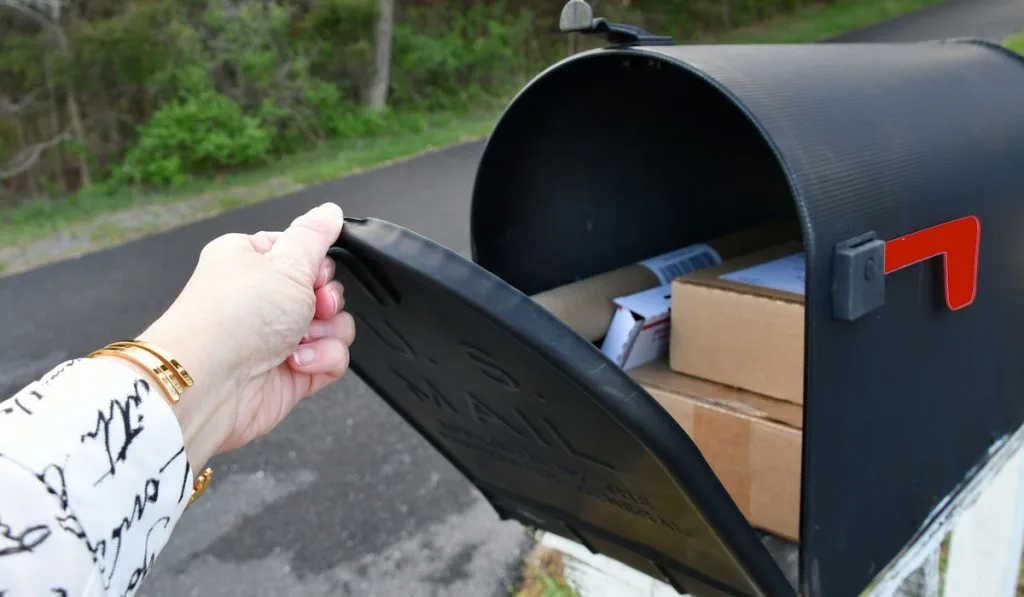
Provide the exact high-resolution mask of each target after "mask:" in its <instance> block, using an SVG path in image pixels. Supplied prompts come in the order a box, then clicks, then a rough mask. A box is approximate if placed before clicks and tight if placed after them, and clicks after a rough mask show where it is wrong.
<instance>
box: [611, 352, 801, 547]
mask: <svg viewBox="0 0 1024 597" xmlns="http://www.w3.org/2000/svg"><path fill="white" fill-rule="evenodd" d="M648 367H650V366H649V365H648V366H645V367H640V368H638V369H634V370H632V371H630V374H631V375H632V376H633V377H634V378H636V379H637V380H638V381H640V383H641V385H643V386H644V387H645V389H646V390H647V392H648V393H649V394H650V395H651V396H652V397H653V398H654V399H655V400H657V401H658V403H659V404H661V406H662V408H664V409H665V410H666V411H667V412H668V413H669V414H670V415H671V416H672V418H674V419H675V420H676V422H678V423H679V425H680V426H681V427H682V428H683V430H685V431H686V433H687V435H689V436H690V439H692V440H693V443H694V444H695V445H696V446H697V448H698V449H699V450H700V451H701V454H702V455H703V456H704V459H705V460H707V462H708V465H709V466H710V467H711V469H712V470H713V471H714V473H715V475H716V476H717V477H718V479H719V480H720V481H721V483H722V486H723V487H724V488H725V490H726V491H727V492H728V493H729V496H730V497H732V499H733V501H735V502H736V505H737V506H738V507H739V509H740V511H741V512H743V514H744V516H746V517H747V520H748V521H749V522H750V524H751V525H752V526H755V527H757V528H760V529H762V530H764V531H767V532H769V533H772V534H774V535H778V536H780V537H783V538H786V539H790V540H792V541H799V538H800V478H801V465H802V462H801V456H802V450H803V444H802V442H803V438H802V433H801V431H800V430H798V429H793V428H791V427H787V426H786V425H782V424H780V423H775V422H772V421H769V420H767V419H763V418H759V417H756V416H750V414H748V413H750V412H751V411H750V409H749V403H750V401H751V400H753V401H757V400H770V399H768V398H763V397H753V398H751V397H747V396H742V394H743V392H740V391H738V390H734V389H732V388H724V387H717V388H716V387H714V386H715V385H716V384H710V383H708V382H703V381H701V380H696V379H693V378H686V376H683V375H680V374H674V375H676V376H678V377H680V378H685V379H680V380H679V381H678V383H676V384H673V385H675V386H676V387H677V388H679V390H677V391H666V390H663V389H659V388H657V387H654V386H649V385H647V384H646V383H644V382H643V381H641V380H642V379H643V378H645V377H646V374H647V373H649V371H648V370H647V368H648ZM661 374H662V372H661V371H659V372H657V373H656V375H661ZM682 388H687V389H689V390H694V391H693V392H692V393H691V392H689V391H682ZM730 395H732V396H736V397H737V398H740V399H737V400H731V399H729V398H728V396H730ZM706 397H710V399H707V398H706Z"/></svg>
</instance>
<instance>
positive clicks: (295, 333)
mask: <svg viewBox="0 0 1024 597" xmlns="http://www.w3.org/2000/svg"><path fill="white" fill-rule="evenodd" d="M342 222H343V217H342V211H341V209H340V208H339V207H338V206H337V205H334V204H330V203H328V204H324V205H322V206H320V207H318V208H316V209H314V210H311V211H310V212H307V213H306V214H304V215H302V216H300V217H299V218H297V219H296V220H295V221H294V222H292V224H291V226H290V227H289V228H288V229H287V230H285V231H283V232H259V233H257V234H254V235H248V234H227V235H224V236H221V237H219V238H217V239H214V240H213V241H211V242H210V243H209V244H208V245H207V246H206V247H205V248H204V249H203V251H202V254H201V255H200V258H199V263H198V265H197V266H196V268H195V271H194V272H193V274H192V277H191V278H190V279H189V281H188V283H187V284H186V286H185V288H184V290H182V292H181V294H180V295H179V296H178V297H177V299H175V301H174V302H173V304H172V305H171V307H170V308H169V309H168V310H167V312H166V313H164V315H162V316H161V317H160V318H159V319H158V320H157V321H156V322H155V323H154V324H153V325H152V326H151V327H150V328H149V329H147V330H146V332H144V333H143V334H142V335H141V336H140V337H139V339H141V340H145V341H148V342H152V343H153V344H155V345H157V346H161V347H163V348H165V349H166V350H167V351H169V352H170V353H171V354H173V355H175V357H176V358H177V359H178V360H179V361H180V362H181V363H182V365H183V366H184V367H185V368H187V369H188V370H189V372H190V373H191V374H192V377H193V378H194V379H195V385H194V386H193V387H191V388H189V389H188V390H187V391H186V392H185V394H184V395H183V396H182V398H181V400H180V401H179V402H178V404H177V405H175V406H174V410H175V414H176V415H177V417H178V420H179V422H180V423H181V426H182V431H183V433H184V436H185V447H186V454H187V455H188V458H189V462H190V463H191V464H192V469H193V471H195V472H196V473H198V471H200V470H201V469H202V466H203V465H204V464H205V462H206V461H207V460H208V459H209V458H210V457H212V456H214V455H216V454H219V453H222V452H226V451H228V450H233V449H235V448H238V447H240V446H243V445H245V444H246V443H248V442H250V441H252V440H254V439H256V438H258V437H260V436H262V435H264V434H265V433H267V432H268V431H270V430H271V429H273V428H274V427H276V426H277V425H278V424H279V423H280V422H281V421H282V420H283V419H284V418H285V417H286V416H287V415H288V413H290V412H291V410H292V409H293V408H294V407H295V405H296V404H298V403H299V401H301V400H302V399H303V398H305V397H307V396H309V395H310V394H313V393H314V392H317V391H319V390H320V389H322V388H324V387H325V386H327V385H328V384H330V383H332V382H333V381H336V380H337V379H338V378H340V377H341V376H342V375H343V374H344V373H345V371H346V370H347V369H348V362H349V353H348V348H349V346H350V345H351V344H352V342H353V340H354V339H355V322H354V320H353V319H352V316H351V315H350V314H348V313H346V312H345V311H344V310H343V309H344V306H345V299H344V289H343V288H342V286H341V284H340V283H339V282H337V281H335V280H334V262H333V261H332V260H331V259H329V258H326V254H327V250H328V249H329V248H330V246H331V245H332V244H333V243H334V241H335V240H336V239H337V238H338V235H339V234H340V233H341V228H342Z"/></svg>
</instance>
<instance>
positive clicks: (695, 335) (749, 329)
mask: <svg viewBox="0 0 1024 597" xmlns="http://www.w3.org/2000/svg"><path fill="white" fill-rule="evenodd" d="M804 261H805V258H804V254H803V247H802V246H801V245H800V243H788V244H784V245H779V246H776V247H772V248H770V249H765V250H763V251H759V252H756V253H752V254H750V255H746V256H744V257H740V258H737V259H733V260H730V261H727V262H725V263H723V264H721V265H719V266H716V267H713V268H708V269H705V270H702V271H699V272H694V273H692V274H689V275H687V276H683V277H681V278H678V279H676V280H675V282H673V284H672V309H671V318H670V319H671V340H670V346H669V364H670V366H671V367H672V369H673V370H675V371H677V372H680V373H685V374H687V375H692V376H695V377H700V378H704V379H707V380H711V381H715V382H718V383H721V384H725V385H729V386H734V387H737V388H742V389H745V390H749V391H751V392H754V393H755V394H763V395H765V396H770V397H772V398H779V399H781V400H786V401H789V402H792V403H794V404H803V401H804V296H803V292H804Z"/></svg>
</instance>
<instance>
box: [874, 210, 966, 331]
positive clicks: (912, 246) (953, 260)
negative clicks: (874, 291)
mask: <svg viewBox="0 0 1024 597" xmlns="http://www.w3.org/2000/svg"><path fill="white" fill-rule="evenodd" d="M980 244H981V220H979V219H978V218H977V216H966V217H963V218H959V219H956V220H953V221H951V222H946V223H944V224H939V225H937V226H932V227H931V228H925V229H924V230H919V231H917V232H912V233H910V234H908V235H906V236H901V237H900V238H897V239H894V240H890V241H887V242H886V243H885V273H886V274H889V273H892V272H894V271H896V270H900V269H903V268H905V267H908V266H911V265H914V264H915V263H920V262H922V261H925V260H927V259H931V258H932V257H938V256H939V255H942V256H943V270H944V271H943V278H944V279H945V281H946V305H947V306H948V307H949V308H950V309H952V310H954V311H956V310H958V309H963V308H964V307H967V306H969V305H970V304H971V303H973V302H974V297H975V295H977V293H978V251H979V247H980Z"/></svg>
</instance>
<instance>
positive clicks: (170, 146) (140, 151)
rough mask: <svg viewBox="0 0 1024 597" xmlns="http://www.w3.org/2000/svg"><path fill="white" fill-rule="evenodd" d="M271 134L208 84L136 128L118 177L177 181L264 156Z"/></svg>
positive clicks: (254, 161)
mask: <svg viewBox="0 0 1024 597" xmlns="http://www.w3.org/2000/svg"><path fill="white" fill-rule="evenodd" d="M270 145H271V134H270V132H269V131H268V130H267V129H266V128H264V126H263V124H262V123H261V122H260V120H259V119H258V118H255V117H252V116H247V115H245V114H244V113H243V112H242V108H241V106H239V105H238V102H235V101H234V100H232V99H231V98H228V97H226V96H224V95H222V94H220V93H217V92H215V91H212V90H208V91H201V92H198V93H196V94H194V95H186V96H184V97H181V98H179V99H175V100H172V101H171V102H169V103H168V104H167V105H166V106H164V107H163V108H161V109H160V111H158V112H157V113H156V114H154V115H153V118H152V119H151V120H150V121H149V122H147V123H146V124H144V125H143V126H142V127H141V128H140V129H139V137H138V140H137V142H136V144H135V146H134V147H132V148H131V149H130V150H129V151H128V153H127V155H126V156H125V159H124V163H123V164H122V166H121V168H120V169H119V172H118V177H119V179H120V180H122V181H124V182H130V183H136V184H138V183H153V184H167V185H178V184H181V183H183V182H185V181H186V180H187V179H188V177H189V175H192V174H202V173H207V172H212V171H215V170H219V169H225V168H237V167H241V166H252V165H255V164H259V163H262V162H264V161H265V160H266V159H267V157H268V156H269V153H270Z"/></svg>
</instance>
